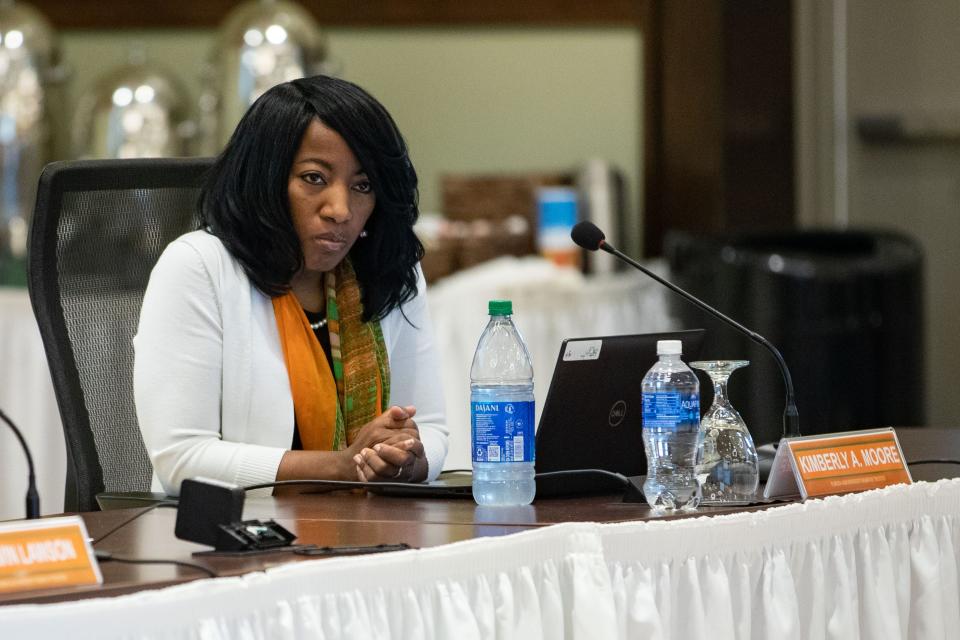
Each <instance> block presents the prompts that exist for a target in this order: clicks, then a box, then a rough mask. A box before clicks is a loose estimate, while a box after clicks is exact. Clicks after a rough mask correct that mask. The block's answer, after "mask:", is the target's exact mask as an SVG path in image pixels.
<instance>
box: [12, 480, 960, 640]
mask: <svg viewBox="0 0 960 640" xmlns="http://www.w3.org/2000/svg"><path fill="white" fill-rule="evenodd" d="M958 561H960V479H954V480H943V481H940V482H938V483H936V484H928V483H918V484H915V485H912V486H906V485H902V486H897V487H891V488H888V489H882V490H878V491H871V492H868V493H863V494H855V495H849V496H843V497H836V498H829V499H826V500H814V501H810V502H808V503H806V504H800V505H787V506H783V507H776V508H771V509H768V510H766V511H760V512H752V513H740V514H735V515H730V516H720V517H715V518H697V519H688V520H679V521H677V520H674V521H654V522H646V523H623V524H608V525H596V524H562V525H556V526H553V527H547V528H544V529H539V530H533V531H527V532H523V533H518V534H515V535H511V536H505V537H501V538H485V539H477V540H471V541H468V542H463V543H457V544H451V545H446V546H442V547H434V548H429V549H423V550H419V551H404V552H399V553H393V554H384V555H380V556H367V557H358V558H343V559H336V560H317V561H312V562H303V563H298V564H294V565H287V566H283V567H279V568H276V569H271V570H268V571H266V572H264V573H254V574H248V575H246V576H243V577H238V578H220V579H215V580H200V581H196V582H192V583H189V584H186V585H180V586H176V587H170V588H167V589H162V590H156V591H148V592H141V593H137V594H133V595H129V596H119V597H116V598H110V599H107V598H105V599H99V600H86V601H78V602H72V603H60V604H49V605H19V606H12V607H0V629H3V631H4V636H5V637H6V636H9V637H12V638H18V637H38V638H42V637H60V636H62V635H65V634H67V633H69V636H70V637H71V638H142V639H148V638H157V639H164V640H166V639H174V638H183V639H197V640H199V639H203V640H220V639H224V640H226V639H227V638H249V639H253V638H271V639H280V640H282V639H287V638H290V639H293V638H306V637H310V638H324V639H327V640H334V639H341V638H343V639H346V638H356V639H358V640H370V639H378V640H389V639H393V638H416V639H420V638H427V639H432V638H437V639H440V638H458V639H459V638H466V639H473V638H477V639H481V638H483V639H486V638H490V639H493V638H497V639H514V638H515V639H518V640H519V639H523V640H533V639H537V638H576V639H584V640H586V639H588V638H589V639H594V638H604V639H606V638H744V639H747V638H771V639H773V638H776V639H778V640H779V639H782V638H832V639H837V640H840V639H844V640H847V639H854V638H870V639H873V638H917V639H928V638H929V639H937V640H941V639H943V640H945V639H947V638H956V637H957V633H958V631H957V630H958V629H960V584H958V575H960V567H958Z"/></svg>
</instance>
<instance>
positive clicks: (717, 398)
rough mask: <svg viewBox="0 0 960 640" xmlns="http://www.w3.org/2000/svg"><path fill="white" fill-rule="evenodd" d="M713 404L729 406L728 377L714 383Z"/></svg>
mask: <svg viewBox="0 0 960 640" xmlns="http://www.w3.org/2000/svg"><path fill="white" fill-rule="evenodd" d="M713 403H714V404H727V377H726V376H724V377H722V378H718V379H715V380H714V381H713Z"/></svg>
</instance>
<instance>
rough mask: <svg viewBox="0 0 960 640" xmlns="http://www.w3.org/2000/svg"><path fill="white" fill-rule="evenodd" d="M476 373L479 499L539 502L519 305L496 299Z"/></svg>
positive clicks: (473, 418) (473, 427) (473, 421)
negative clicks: (518, 324)
mask: <svg viewBox="0 0 960 640" xmlns="http://www.w3.org/2000/svg"><path fill="white" fill-rule="evenodd" d="M488 309H489V312H490V321H489V322H488V323H487V328H486V329H484V331H483V334H482V335H481V336H480V342H479V343H478V344H477V351H476V353H474V356H473V366H472V367H471V368H470V434H471V444H472V448H473V497H474V499H475V500H476V501H477V504H481V505H498V506H507V505H524V504H530V503H531V502H533V495H534V492H535V491H536V484H535V483H534V466H533V465H534V453H533V452H534V428H535V426H534V422H533V421H534V400H533V365H532V364H531V362H530V352H529V351H528V350H527V345H526V344H525V343H524V341H523V337H522V336H521V335H520V332H519V331H517V327H516V326H515V325H514V324H513V319H512V314H513V303H512V302H510V301H509V300H491V301H490V303H489V305H488Z"/></svg>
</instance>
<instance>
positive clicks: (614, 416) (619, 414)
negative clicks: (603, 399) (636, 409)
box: [607, 400, 627, 427]
mask: <svg viewBox="0 0 960 640" xmlns="http://www.w3.org/2000/svg"><path fill="white" fill-rule="evenodd" d="M626 415H627V403H626V402H624V401H623V400H617V401H616V402H614V403H613V406H612V407H610V416H609V417H608V418H607V420H608V421H609V423H610V426H611V427H618V426H620V423H621V422H623V419H624V418H625V417H626Z"/></svg>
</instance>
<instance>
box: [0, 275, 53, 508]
mask: <svg viewBox="0 0 960 640" xmlns="http://www.w3.org/2000/svg"><path fill="white" fill-rule="evenodd" d="M0 408H2V409H3V411H4V413H6V414H7V415H8V416H9V417H10V419H12V420H13V422H14V423H15V424H16V425H17V426H18V427H19V428H20V431H21V433H23V436H24V438H25V439H26V440H27V444H28V445H29V447H30V450H31V452H32V453H33V462H34V466H35V467H36V473H37V489H38V491H39V492H40V508H41V510H42V512H43V513H60V512H62V511H63V483H64V478H65V477H66V468H67V467H66V465H67V462H66V460H67V458H66V451H65V449H64V446H63V430H62V428H61V426H60V412H59V410H58V409H57V401H56V398H55V397H54V395H53V384H52V383H51V381H50V370H49V369H48V368H47V358H46V355H45V354H44V351H43V344H42V343H41V341H40V330H39V329H38V328H37V321H36V320H35V319H34V317H33V310H32V309H31V308H30V299H29V298H28V296H27V291H26V289H13V288H0ZM26 492H27V463H26V460H25V459H24V457H23V450H22V449H21V448H20V445H19V444H18V443H17V440H16V438H15V437H14V436H13V434H12V433H11V432H10V430H9V429H8V428H7V427H6V425H0V520H6V519H12V518H22V517H24V515H25V511H24V499H25V496H26Z"/></svg>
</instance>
